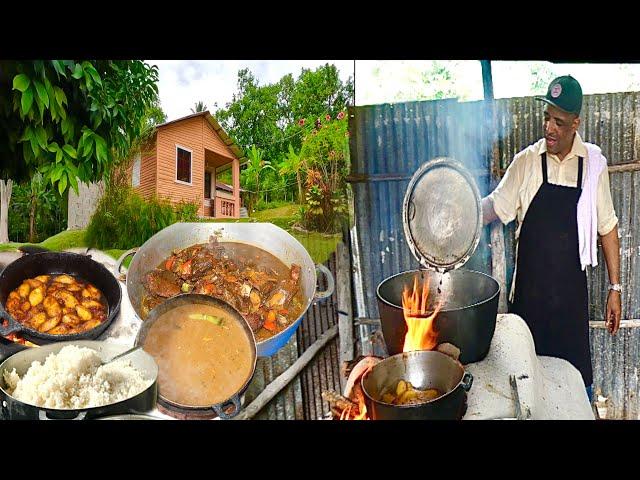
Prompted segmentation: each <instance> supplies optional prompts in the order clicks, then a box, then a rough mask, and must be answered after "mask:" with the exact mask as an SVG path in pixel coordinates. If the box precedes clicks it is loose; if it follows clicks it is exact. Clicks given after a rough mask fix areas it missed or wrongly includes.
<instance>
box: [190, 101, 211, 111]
mask: <svg viewBox="0 0 640 480" xmlns="http://www.w3.org/2000/svg"><path fill="white" fill-rule="evenodd" d="M206 111H207V106H206V105H205V104H204V102H203V101H202V100H200V101H198V102H196V104H195V106H194V108H192V109H191V113H200V112H206Z"/></svg>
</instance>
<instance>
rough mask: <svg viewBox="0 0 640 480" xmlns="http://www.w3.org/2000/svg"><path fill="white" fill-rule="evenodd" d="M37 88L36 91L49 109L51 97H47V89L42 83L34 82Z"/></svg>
mask: <svg viewBox="0 0 640 480" xmlns="http://www.w3.org/2000/svg"><path fill="white" fill-rule="evenodd" d="M33 83H34V84H35V86H36V91H37V92H38V97H39V98H40V100H41V101H42V103H43V104H44V106H45V107H47V108H49V95H47V89H46V88H45V87H44V85H43V84H42V83H40V82H39V81H37V80H36V81H35V82H33Z"/></svg>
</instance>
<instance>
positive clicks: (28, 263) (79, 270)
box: [0, 249, 122, 357]
mask: <svg viewBox="0 0 640 480" xmlns="http://www.w3.org/2000/svg"><path fill="white" fill-rule="evenodd" d="M23 251H24V252H25V255H24V256H22V257H20V258H19V259H17V260H15V261H14V262H12V263H10V264H9V265H7V266H6V267H5V268H4V270H2V272H1V273H0V318H4V319H6V320H7V321H8V323H9V325H8V326H7V327H3V326H2V322H1V321H0V335H2V336H7V335H9V334H10V333H20V335H21V336H22V337H23V338H25V339H26V340H28V341H30V342H32V343H36V344H39V345H42V344H48V343H53V342H64V341H71V340H93V339H95V338H97V337H98V336H99V335H100V334H102V332H104V331H105V330H106V329H107V327H108V326H109V325H110V324H111V322H112V321H113V319H114V318H115V317H116V316H117V315H118V312H119V311H120V302H121V300H122V292H121V290H120V285H119V284H118V281H117V280H116V278H115V277H114V276H113V274H112V273H111V272H110V271H109V270H107V268H106V267H105V266H104V265H102V264H101V263H98V262H96V261H95V260H92V259H91V257H90V256H88V255H78V254H76V253H69V252H48V251H45V252H41V253H31V251H33V249H29V250H27V249H23ZM62 273H66V274H67V275H73V276H75V277H77V278H80V279H82V280H84V281H87V282H90V283H92V284H93V285H95V286H96V288H98V289H99V290H100V291H101V292H102V294H103V295H104V297H105V298H106V301H107V305H108V313H107V319H106V320H105V321H104V322H102V323H101V324H100V325H98V326H97V327H95V328H93V329H91V330H88V331H86V332H82V333H76V334H71V335H52V334H49V333H42V332H38V331H37V330H34V329H32V328H29V327H26V326H25V325H23V324H21V323H20V322H18V321H17V320H16V319H14V318H13V316H11V315H10V314H9V313H8V312H7V311H6V310H5V308H4V305H5V302H6V301H7V297H8V296H9V293H11V291H13V290H15V289H16V288H17V287H19V286H20V284H21V283H22V282H23V281H24V280H26V279H28V278H34V277H37V276H38V275H55V274H62ZM5 347H6V345H2V343H0V357H1V356H3V353H2V352H3V351H6V348H5ZM14 348H15V347H14ZM4 356H5V357H6V356H7V355H6V354H5V355H4Z"/></svg>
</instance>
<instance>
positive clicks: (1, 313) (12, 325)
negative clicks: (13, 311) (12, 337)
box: [0, 302, 23, 337]
mask: <svg viewBox="0 0 640 480" xmlns="http://www.w3.org/2000/svg"><path fill="white" fill-rule="evenodd" d="M3 319H4V320H7V322H9V325H8V326H6V327H3V326H2V324H3V323H4V322H3ZM22 330H23V328H22V325H21V324H20V323H18V322H16V321H15V320H14V319H13V317H12V316H11V315H9V313H8V312H7V311H6V310H5V309H4V306H2V302H0V335H2V336H3V337H6V336H7V335H9V334H10V333H16V332H21V331H22Z"/></svg>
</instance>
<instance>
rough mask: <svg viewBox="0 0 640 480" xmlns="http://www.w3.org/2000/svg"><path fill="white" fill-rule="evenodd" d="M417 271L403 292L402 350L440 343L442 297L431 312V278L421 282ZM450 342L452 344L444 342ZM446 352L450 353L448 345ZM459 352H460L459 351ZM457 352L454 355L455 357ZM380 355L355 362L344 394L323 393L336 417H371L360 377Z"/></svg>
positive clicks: (406, 350) (357, 418) (355, 418)
mask: <svg viewBox="0 0 640 480" xmlns="http://www.w3.org/2000/svg"><path fill="white" fill-rule="evenodd" d="M418 276H419V275H418V274H416V276H415V277H414V279H413V288H411V287H410V286H409V285H405V287H404V290H403V292H402V309H403V312H404V319H405V322H406V324H407V334H406V336H405V340H404V347H403V350H402V351H403V352H410V351H415V350H434V349H436V347H438V349H440V346H439V345H438V335H437V332H436V331H435V329H434V325H433V323H434V320H435V318H436V316H437V315H438V312H439V311H440V309H441V307H442V301H441V300H439V301H438V303H437V305H436V306H435V308H434V309H433V311H430V305H429V303H428V299H429V280H428V279H427V281H426V282H424V283H423V284H422V285H420V284H419V282H418ZM445 345H449V344H445ZM445 345H442V346H443V347H444V350H445V351H444V352H443V353H447V354H450V353H449V352H448V351H446V350H447V347H445ZM457 354H459V351H458V352H457ZM453 355H455V353H454V354H452V356H453ZM380 360H381V358H378V357H364V358H362V359H360V360H359V361H357V362H354V363H353V364H352V365H353V368H352V369H351V372H350V374H349V378H348V380H347V383H346V385H345V391H344V395H339V394H337V393H335V392H324V393H323V398H324V399H325V400H327V401H328V402H329V404H330V405H331V410H332V412H333V416H334V418H339V419H340V420H370V418H369V415H368V414H367V406H366V404H365V401H364V393H363V392H362V388H361V386H360V379H361V378H362V376H363V375H365V374H366V373H367V372H368V371H369V370H370V369H371V368H373V366H374V365H375V364H377V363H378V362H379V361H380Z"/></svg>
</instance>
